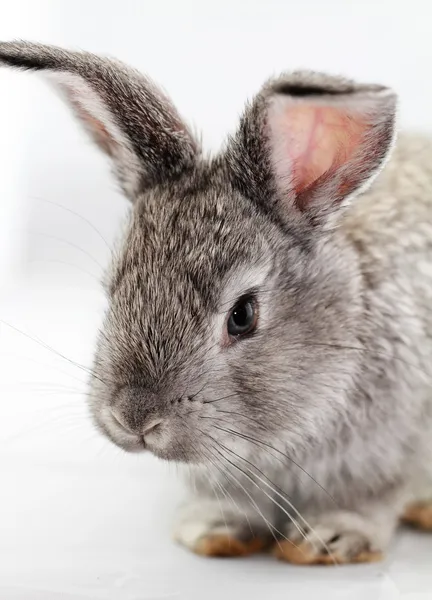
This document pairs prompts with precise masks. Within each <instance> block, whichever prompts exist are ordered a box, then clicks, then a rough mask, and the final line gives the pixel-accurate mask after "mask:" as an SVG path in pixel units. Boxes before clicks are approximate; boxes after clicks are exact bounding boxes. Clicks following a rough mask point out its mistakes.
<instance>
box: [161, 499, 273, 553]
mask: <svg viewBox="0 0 432 600" xmlns="http://www.w3.org/2000/svg"><path fill="white" fill-rule="evenodd" d="M173 536H174V539H175V540H176V541H177V542H178V543H180V544H181V545H183V546H186V547H187V548H188V549H189V550H191V551H192V552H195V553H196V554H200V555H202V556H219V557H234V556H247V555H248V554H254V553H256V552H260V551H261V550H262V549H263V548H264V547H265V546H266V541H265V540H264V539H263V538H261V537H258V535H256V534H255V533H254V532H253V531H252V530H251V528H250V527H249V526H248V523H245V522H244V519H242V518H241V516H239V515H236V514H232V513H231V514H230V512H229V511H227V513H226V514H224V515H223V514H221V510H220V507H219V505H215V504H213V503H210V502H209V503H197V504H191V505H187V506H185V507H184V508H183V509H182V510H181V511H179V514H178V516H177V522H176V524H175V527H174V532H173Z"/></svg>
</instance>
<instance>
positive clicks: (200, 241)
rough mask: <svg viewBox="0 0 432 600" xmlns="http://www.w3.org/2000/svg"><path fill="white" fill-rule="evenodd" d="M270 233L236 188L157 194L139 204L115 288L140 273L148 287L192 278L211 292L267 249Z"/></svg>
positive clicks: (192, 280) (174, 283) (194, 282)
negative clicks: (233, 191)
mask: <svg viewBox="0 0 432 600" xmlns="http://www.w3.org/2000/svg"><path fill="white" fill-rule="evenodd" d="M266 237H267V236H266V223H265V221H263V222H260V219H259V216H258V215H257V214H256V212H255V209H254V207H253V206H252V205H251V204H250V203H249V202H247V201H246V200H245V199H242V198H239V197H238V196H236V195H235V194H234V193H229V192H224V191H216V190H209V191H204V192H201V193H189V194H182V193H181V191H180V193H176V190H175V189H174V190H173V191H172V192H171V193H163V194H159V195H158V194H153V195H151V196H149V197H147V198H146V199H144V200H143V201H142V202H141V203H140V205H139V206H138V207H136V210H135V213H134V215H133V218H132V223H131V227H130V230H129V233H128V235H127V236H126V239H125V243H124V247H123V251H122V253H121V256H120V259H119V261H118V264H117V265H116V269H115V275H114V287H117V285H118V282H119V280H120V279H124V278H125V277H126V278H128V277H129V278H130V276H131V275H132V273H133V272H135V277H138V276H140V278H141V280H142V283H143V284H144V283H147V286H149V285H156V286H157V287H158V288H162V287H164V286H168V287H170V288H171V290H172V287H173V286H174V287H175V285H176V282H177V283H179V282H182V284H183V285H184V284H185V282H187V281H188V282H189V283H190V284H191V285H192V286H194V287H196V288H197V289H198V290H199V289H200V288H203V289H204V288H205V290H206V295H207V296H209V295H210V291H211V288H213V287H214V288H215V289H216V290H217V285H218V283H219V282H221V281H223V280H224V279H225V277H226V276H227V274H229V273H231V272H232V271H233V270H235V269H236V268H243V266H244V265H248V264H251V265H253V264H254V263H255V262H256V260H257V258H260V257H261V256H262V254H263V253H264V252H266V249H267V247H268V245H267V241H266ZM116 280H117V283H116Z"/></svg>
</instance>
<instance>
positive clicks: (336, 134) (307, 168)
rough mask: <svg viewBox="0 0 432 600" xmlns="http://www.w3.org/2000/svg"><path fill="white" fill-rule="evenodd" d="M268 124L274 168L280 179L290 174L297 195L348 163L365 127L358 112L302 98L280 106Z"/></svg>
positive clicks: (335, 172)
mask: <svg viewBox="0 0 432 600" xmlns="http://www.w3.org/2000/svg"><path fill="white" fill-rule="evenodd" d="M274 108H275V107H273V109H274ZM269 125H270V128H271V132H272V138H273V139H272V141H273V160H274V167H275V169H276V172H277V174H278V175H279V177H280V178H282V180H283V181H286V179H287V176H288V177H289V181H290V189H291V190H293V191H294V192H295V194H296V195H297V196H300V195H301V194H302V193H303V192H304V191H305V190H307V189H309V188H313V186H314V183H315V182H317V181H318V180H320V179H321V178H322V177H323V176H324V175H325V174H329V175H331V174H337V171H338V169H340V168H341V167H343V166H344V165H345V164H347V163H349V161H350V160H351V159H352V158H353V156H354V155H355V154H356V153H357V152H358V151H359V150H360V148H361V144H362V140H363V139H364V136H365V134H366V133H367V129H368V123H367V121H365V120H364V118H362V117H361V115H359V114H358V113H357V114H356V113H355V112H353V111H348V110H347V108H346V107H344V106H340V107H339V106H337V107H335V106H328V105H327V106H326V105H323V104H318V103H313V102H309V103H305V102H304V101H302V102H301V103H300V102H299V103H290V105H289V106H287V105H286V104H285V106H284V107H283V108H282V107H281V106H279V109H278V110H274V112H273V115H271V118H270V119H269ZM341 183H342V182H341ZM343 185H344V184H343ZM345 185H346V182H345Z"/></svg>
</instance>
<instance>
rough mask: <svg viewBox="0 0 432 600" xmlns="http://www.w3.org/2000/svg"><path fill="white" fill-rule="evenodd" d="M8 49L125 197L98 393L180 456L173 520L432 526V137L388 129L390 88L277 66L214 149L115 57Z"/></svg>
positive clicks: (344, 541) (4, 59) (225, 538)
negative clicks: (125, 219)
mask: <svg viewBox="0 0 432 600" xmlns="http://www.w3.org/2000/svg"><path fill="white" fill-rule="evenodd" d="M0 62H1V63H2V64H3V65H7V66H10V67H15V68H18V69H26V70H33V71H40V72H41V73H43V74H44V75H47V76H48V77H49V78H50V80H51V81H52V82H53V83H54V85H55V86H56V87H57V89H59V90H60V91H61V93H62V95H63V96H64V97H65V99H66V101H67V102H68V104H69V105H70V107H71V108H72V110H73V112H74V114H75V115H76V117H77V119H78V121H80V122H81V123H82V124H83V125H84V127H85V128H86V130H87V131H88V133H89V135H90V137H91V138H92V139H93V140H94V142H96V144H97V146H98V147H99V148H100V149H101V150H102V151H103V152H104V153H105V154H106V155H107V156H108V158H109V160H110V163H111V166H112V169H113V172H114V175H115V177H116V179H117V181H118V183H119V185H120V187H121V189H122V191H123V193H124V195H125V196H126V197H127V198H128V199H129V200H130V202H131V209H130V210H131V213H130V221H129V223H128V226H127V230H126V232H125V233H124V238H123V239H122V242H121V246H120V247H119V250H118V251H117V252H116V253H115V255H114V256H113V258H112V264H111V266H110V268H109V271H108V273H107V275H106V280H105V283H104V286H105V290H106V294H107V298H108V301H109V305H108V309H107V312H106V315H105V318H104V323H103V326H102V328H101V331H100V336H99V340H98V344H97V348H96V353H95V359H94V365H93V370H92V376H91V381H90V391H91V393H89V397H88V402H89V409H90V414H91V418H92V419H93V421H94V423H95V425H96V427H97V428H98V430H99V431H100V432H102V434H103V435H105V436H106V437H107V438H108V439H109V440H111V441H112V442H113V443H114V444H116V445H117V446H119V447H120V448H122V449H124V450H125V451H128V452H142V451H150V452H152V453H153V454H154V455H156V456H157V457H160V458H162V459H165V460H167V461H172V462H175V463H179V464H182V465H185V467H184V469H185V473H186V474H185V479H186V486H187V493H186V495H185V501H184V503H183V504H182V505H181V506H180V508H179V509H178V512H177V515H176V519H175V523H174V527H173V535H174V538H175V540H176V541H177V542H179V543H180V544H182V545H183V546H185V547H186V548H188V549H189V550H191V551H193V552H196V553H198V554H201V555H205V556H239V555H242V556H243V555H248V554H251V553H253V552H261V551H263V552H264V551H269V552H273V554H274V555H275V556H276V557H278V558H279V559H282V560H286V561H288V562H292V563H296V564H329V565H331V564H343V563H354V562H370V561H375V560H379V559H381V558H382V557H383V556H385V553H386V551H387V549H388V546H389V543H390V542H391V540H392V538H393V534H394V532H395V530H396V528H397V526H398V524H399V522H400V520H401V519H403V520H406V521H407V522H409V523H411V524H412V525H415V526H418V527H422V528H424V529H431V528H432V361H431V357H432V143H431V142H430V141H429V140H428V139H427V137H422V136H420V135H414V134H409V133H400V134H399V135H398V139H397V141H395V140H396V129H397V121H396V113H397V97H396V94H395V93H394V92H393V91H392V90H391V89H388V88H387V87H385V86H382V85H369V84H360V83H355V82H353V81H350V80H348V79H345V78H342V77H339V76H331V75H326V74H322V73H315V72H307V71H301V72H293V73H288V74H282V75H281V76H280V77H278V78H273V79H271V80H269V81H268V82H267V83H265V84H264V86H263V87H262V89H261V90H260V91H259V93H258V94H257V95H256V96H255V97H254V98H253V99H252V100H251V101H250V102H249V103H248V104H247V105H246V108H245V110H244V113H243V115H242V116H241V119H240V123H239V126H238V129H237V131H235V132H234V133H233V134H232V135H231V136H229V137H228V139H227V141H226V144H225V146H224V148H223V149H222V150H221V151H220V152H219V153H218V154H216V155H215V156H211V157H209V156H206V155H205V154H204V153H203V151H202V148H201V146H200V143H199V141H198V139H197V138H196V137H195V136H194V134H193V133H192V130H191V129H190V128H189V127H188V125H187V124H185V122H184V121H183V120H182V118H181V117H180V115H179V114H178V112H177V111H176V109H175V108H174V106H173V105H172V104H171V102H170V100H169V99H168V98H167V96H166V95H165V93H163V92H162V91H161V90H159V89H158V88H157V87H156V86H155V84H154V83H152V82H151V81H150V80H149V79H147V78H146V77H144V76H143V75H141V74H140V73H138V72H136V71H135V70H133V69H131V68H129V67H127V66H125V65H124V64H122V63H120V62H117V61H116V60H112V59H106V58H101V57H99V56H95V55H92V54H90V53H85V52H74V51H68V50H63V49H59V48H56V47H51V46H46V45H40V44H34V43H27V42H21V41H20V42H12V43H1V44H0ZM3 93H5V90H3ZM208 93H211V90H209V92H208Z"/></svg>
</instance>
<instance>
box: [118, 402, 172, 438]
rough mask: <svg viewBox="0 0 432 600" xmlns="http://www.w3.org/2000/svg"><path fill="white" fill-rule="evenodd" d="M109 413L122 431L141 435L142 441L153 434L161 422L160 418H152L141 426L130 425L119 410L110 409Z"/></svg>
mask: <svg viewBox="0 0 432 600" xmlns="http://www.w3.org/2000/svg"><path fill="white" fill-rule="evenodd" d="M111 414H112V416H113V418H114V421H115V422H116V424H117V425H119V426H120V427H121V428H122V429H123V430H124V431H127V432H128V433H131V434H134V435H141V436H142V437H143V438H144V441H147V440H148V438H149V436H150V435H153V434H155V433H156V431H157V429H158V428H160V425H161V423H162V419H158V418H153V419H149V420H148V422H146V423H144V425H143V426H142V427H139V428H138V427H131V426H130V425H129V424H128V423H127V421H126V419H124V417H123V416H122V414H121V413H120V411H117V410H112V411H111Z"/></svg>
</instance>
